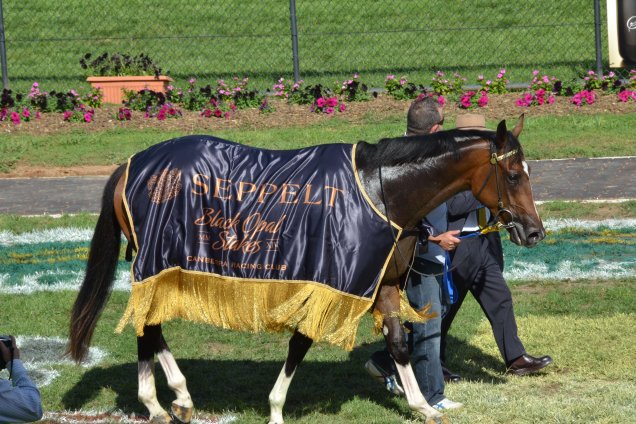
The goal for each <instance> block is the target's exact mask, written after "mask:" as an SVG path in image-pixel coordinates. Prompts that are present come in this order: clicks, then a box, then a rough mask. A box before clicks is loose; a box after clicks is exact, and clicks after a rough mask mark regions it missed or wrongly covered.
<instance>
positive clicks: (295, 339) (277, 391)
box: [269, 331, 313, 424]
mask: <svg viewBox="0 0 636 424" xmlns="http://www.w3.org/2000/svg"><path fill="white" fill-rule="evenodd" d="M312 343H313V340H312V339H310V338H309V337H307V336H305V335H303V334H300V333H299V332H298V331H296V332H295V333H294V335H293V336H292V338H291V339H290V340H289V351H288V353H287V360H286V361H285V365H283V369H282V370H281V371H280V374H279V375H278V378H277V379H276V383H274V387H273V388H272V391H271V392H270V393H269V408H270V414H269V424H283V406H284V405H285V399H287V391H288V390H289V385H290V384H291V381H292V378H294V374H295V373H296V367H297V366H298V364H300V363H301V362H302V360H303V358H304V357H305V354H306V353H307V351H308V350H309V348H310V347H311V344H312Z"/></svg>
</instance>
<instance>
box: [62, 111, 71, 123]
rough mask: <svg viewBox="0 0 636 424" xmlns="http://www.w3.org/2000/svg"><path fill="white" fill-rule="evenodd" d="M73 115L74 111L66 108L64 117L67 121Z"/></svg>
mask: <svg viewBox="0 0 636 424" xmlns="http://www.w3.org/2000/svg"><path fill="white" fill-rule="evenodd" d="M71 116H73V112H71V111H70V110H65V111H64V116H63V119H64V120H65V121H68V120H69V119H71Z"/></svg>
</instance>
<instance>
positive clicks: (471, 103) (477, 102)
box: [459, 90, 488, 109]
mask: <svg viewBox="0 0 636 424" xmlns="http://www.w3.org/2000/svg"><path fill="white" fill-rule="evenodd" d="M477 94H478V93H477V92H475V91H467V92H465V93H464V94H462V95H461V97H460V98H459V107H460V108H461V109H474V108H476V107H486V106H487V105H488V93H487V92H486V91H485V90H482V91H480V92H479V97H478V98H476V97H477Z"/></svg>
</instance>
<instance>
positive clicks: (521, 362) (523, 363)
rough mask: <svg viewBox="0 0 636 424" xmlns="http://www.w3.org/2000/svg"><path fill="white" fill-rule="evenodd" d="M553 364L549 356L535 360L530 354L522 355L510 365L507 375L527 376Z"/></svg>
mask: <svg viewBox="0 0 636 424" xmlns="http://www.w3.org/2000/svg"><path fill="white" fill-rule="evenodd" d="M551 363H552V358H551V357H549V356H547V355H546V356H541V357H539V358H535V357H534V356H530V355H528V354H525V355H521V356H520V357H518V358H517V359H515V360H514V361H512V362H511V363H510V364H509V365H508V369H507V370H506V373H508V374H514V375H526V374H532V373H533V372H537V371H539V370H540V369H543V368H545V367H547V366H548V365H550V364H551Z"/></svg>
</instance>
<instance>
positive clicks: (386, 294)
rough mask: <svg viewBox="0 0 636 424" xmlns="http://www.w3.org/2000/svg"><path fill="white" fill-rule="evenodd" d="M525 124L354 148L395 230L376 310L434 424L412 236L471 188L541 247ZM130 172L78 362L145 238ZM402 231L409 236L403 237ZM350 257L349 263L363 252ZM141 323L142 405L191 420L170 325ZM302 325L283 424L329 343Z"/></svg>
mask: <svg viewBox="0 0 636 424" xmlns="http://www.w3.org/2000/svg"><path fill="white" fill-rule="evenodd" d="M522 127H523V116H522V117H521V118H520V119H519V122H518V123H517V125H516V126H515V128H514V129H513V130H512V131H508V130H507V128H506V123H505V121H502V122H500V123H499V125H498V127H497V131H496V132H493V131H477V130H474V131H457V130H452V131H445V132H440V133H436V134H431V135H427V136H422V137H414V138H410V139H409V140H408V141H407V140H406V139H404V138H396V139H384V140H381V141H380V142H379V143H378V144H368V143H366V142H360V143H358V144H356V145H355V146H352V151H353V152H354V159H353V161H354V167H355V169H356V179H357V181H358V184H359V185H360V186H361V189H362V190H363V191H364V192H365V194H366V197H365V198H366V200H367V202H368V203H369V204H371V205H373V208H374V210H375V211H376V212H377V215H378V216H381V217H382V219H383V220H384V221H383V222H388V224H389V228H390V229H391V230H390V232H391V236H390V237H389V238H388V241H386V240H387V239H386V238H385V239H383V240H385V241H383V242H384V243H386V244H388V245H389V246H386V247H387V248H390V252H391V253H390V255H389V256H388V259H387V260H386V263H385V267H384V269H383V273H382V274H381V276H380V277H379V282H378V283H377V289H375V290H374V291H373V296H372V298H371V303H369V307H368V308H367V310H373V312H374V315H375V316H379V317H381V320H380V321H381V327H382V332H383V334H384V336H385V341H386V344H387V347H388V350H389V352H390V353H391V356H392V357H393V359H394V360H395V363H396V365H397V369H398V372H399V375H400V379H401V381H402V383H403V385H404V389H405V392H406V398H407V401H408V404H409V407H410V408H411V409H412V410H414V411H417V412H419V413H421V414H423V416H424V417H425V419H426V422H427V423H429V422H442V421H443V420H445V418H443V417H442V414H441V413H439V412H438V411H436V410H435V409H433V408H431V407H430V406H429V405H428V404H427V402H426V400H425V399H424V397H423V395H422V394H421V392H420V390H419V388H418V385H417V382H416V380H415V376H414V374H413V370H412V368H411V366H410V364H409V354H408V350H407V346H406V343H405V336H404V329H403V327H402V322H401V318H400V317H401V313H402V312H403V311H401V309H400V307H401V304H400V300H401V294H400V293H401V292H400V284H401V282H402V280H403V278H402V277H403V275H404V274H405V272H406V271H407V269H408V267H409V261H410V260H411V257H412V254H413V251H414V248H415V244H416V241H417V235H416V232H415V231H408V230H412V229H415V228H416V227H417V226H418V223H419V222H420V221H421V220H422V219H423V217H424V216H425V215H426V214H427V213H428V212H429V211H431V210H432V209H433V208H435V207H436V206H438V205H439V204H441V203H442V202H444V201H445V200H446V199H448V198H449V197H451V196H452V195H454V194H455V193H458V192H460V191H463V190H471V191H472V192H473V194H474V195H475V197H476V198H477V199H478V200H479V201H480V202H481V203H482V204H484V205H486V206H487V207H489V208H490V209H491V211H492V213H493V214H494V216H496V217H497V219H498V220H499V221H500V222H501V223H502V224H504V226H505V227H506V228H507V229H508V231H509V233H510V239H511V240H512V241H513V242H514V243H516V244H518V245H522V246H527V247H531V246H534V245H535V244H537V243H538V242H539V241H541V240H542V239H543V238H544V237H545V230H544V228H543V224H542V222H541V219H540V218H539V216H538V214H537V210H536V208H535V204H534V200H533V197H532V192H531V187H530V175H529V169H528V166H527V164H526V162H525V160H524V155H523V151H522V149H521V145H520V144H519V141H518V138H517V137H518V136H519V134H520V132H521V129H522ZM201 138H204V139H205V138H206V137H205V136H201ZM177 141H178V140H177ZM264 152H267V151H264ZM292 154H294V152H292ZM127 175H128V174H127V173H126V169H125V166H122V167H120V168H119V169H118V170H117V171H115V173H114V174H113V175H112V176H111V177H110V179H109V181H108V184H107V186H106V188H105V191H104V196H103V200H102V203H103V205H102V211H101V213H100V216H99V220H98V223H97V226H96V229H95V234H94V236H93V239H92V242H91V248H90V253H89V259H88V264H87V268H86V276H85V279H84V282H83V284H82V286H81V289H80V292H79V294H78V297H77V299H76V301H75V305H74V307H73V311H72V316H71V324H70V333H69V334H70V343H69V348H68V350H69V353H70V355H71V356H72V357H73V358H74V359H75V360H76V361H78V362H79V361H81V360H82V359H84V358H85V356H86V354H87V349H88V346H89V344H90V340H91V338H92V335H93V331H94V329H95V325H96V323H97V320H98V319H99V316H100V314H101V312H102V310H103V308H104V306H105V304H106V302H107V299H108V295H109V293H110V290H111V287H112V281H113V275H114V271H115V267H116V264H117V261H118V255H119V251H120V238H121V232H123V233H124V235H125V236H126V238H127V239H128V240H129V242H134V241H135V240H136V238H135V224H134V223H133V222H131V218H130V215H128V214H127V203H126V179H127ZM177 177H178V176H177ZM202 181H203V180H202V179H201V180H199V184H198V188H199V189H202V187H203V186H204V184H203V183H202ZM226 181H229V179H228V180H226ZM178 184H179V185H178V188H180V187H181V186H180V183H178ZM206 187H207V186H206ZM195 188H197V187H195ZM217 191H218V189H217ZM217 194H219V193H217ZM332 196H333V194H332ZM395 228H399V231H395V232H394V230H395ZM402 230H404V231H402ZM333 244H336V243H333ZM129 245H130V244H129ZM133 245H134V243H133ZM343 245H345V246H346V245H347V244H346V243H343ZM338 246H340V244H338ZM138 247H139V246H136V248H138ZM152 253H153V252H146V253H145V254H147V255H149V254H152ZM346 253H347V254H349V255H350V256H349V257H352V256H355V255H357V254H358V252H346ZM139 256H141V253H138V255H137V257H139ZM332 303H333V302H332ZM371 305H372V307H371ZM226 309H227V308H226ZM141 325H142V326H143V328H138V331H137V334H138V365H139V373H138V379H139V391H138V395H139V399H140V401H141V402H143V403H144V405H145V406H146V407H147V408H148V410H149V412H150V417H151V419H152V420H153V421H154V422H170V421H171V420H175V421H177V420H178V421H180V422H186V423H187V422H189V421H190V419H191V416H192V410H193V405H192V400H191V398H190V394H189V393H188V391H187V388H186V381H185V378H184V376H183V374H182V373H181V372H180V371H179V368H178V367H177V364H176V361H175V359H174V357H173V356H172V354H171V353H170V351H169V350H168V346H167V344H166V341H165V340H164V338H163V336H162V332H161V320H157V319H155V320H154V321H153V320H151V319H147V320H146V321H142V322H141ZM294 325H295V324H291V325H289V324H288V325H286V326H283V327H282V328H287V329H292V330H293V335H292V337H291V339H290V342H289V351H288V356H287V360H286V361H285V364H284V366H283V368H282V370H281V372H280V375H279V376H278V379H277V380H276V383H275V384H274V387H273V389H272V391H271V392H270V395H269V403H270V424H274V423H276V424H281V423H283V414H282V409H283V405H284V403H285V398H286V394H287V390H288V388H289V385H290V383H291V380H292V377H293V375H294V372H295V370H296V367H297V366H298V364H299V363H300V362H301V361H302V360H303V358H304V356H305V354H306V352H307V351H308V349H309V348H310V346H311V345H312V343H313V341H314V340H320V338H319V337H316V336H315V335H314V333H312V332H311V331H309V330H305V327H302V326H301V325H300V324H299V325H297V326H294ZM277 329H278V328H277ZM140 330H141V331H140ZM256 330H257V331H258V329H256ZM354 335H355V334H354ZM155 355H156V356H157V357H158V360H159V362H160V364H161V366H162V368H163V370H164V372H165V374H166V377H167V383H168V386H169V387H170V388H171V389H172V390H173V391H174V392H175V394H176V400H175V401H174V402H173V404H172V408H171V412H170V413H167V412H166V411H165V410H164V409H163V408H162V407H161V406H160V405H159V402H158V401H157V397H156V392H155V384H154V357H155Z"/></svg>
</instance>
